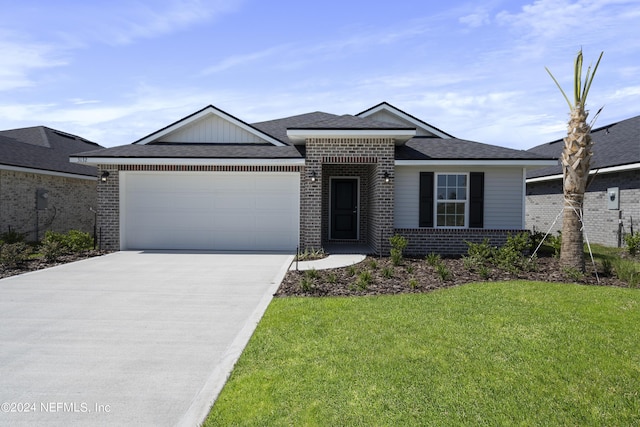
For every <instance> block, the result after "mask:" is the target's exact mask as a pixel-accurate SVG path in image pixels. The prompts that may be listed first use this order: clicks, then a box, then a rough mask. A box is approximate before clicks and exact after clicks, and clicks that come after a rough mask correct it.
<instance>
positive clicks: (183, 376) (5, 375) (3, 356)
mask: <svg viewBox="0 0 640 427" xmlns="http://www.w3.org/2000/svg"><path fill="white" fill-rule="evenodd" d="M292 259H293V256H292V255H288V254H245V253H237V254H218V253H203V252H196V253H185V252H179V253H163V252H117V253H113V254H110V255H106V256H103V257H99V258H92V259H88V260H84V261H80V262H76V263H72V264H67V265H62V266H59V267H54V268H50V269H47V270H42V271H38V272H33V273H28V274H24V275H21V276H15V277H11V278H8V279H3V280H0V404H1V405H2V408H1V411H0V425H3V426H4V425H11V426H20V425H24V426H27V425H29V426H33V425H47V426H52V425H60V426H72V425H83V426H84V425H150V426H151V425H153V426H173V425H189V426H191V425H197V424H199V423H200V422H201V421H202V419H203V417H204V416H205V415H206V414H207V413H208V410H209V407H210V406H211V404H212V403H213V400H214V398H215V397H216V396H217V394H218V393H219V391H220V390H221V388H222V386H223V385H224V382H225V380H226V378H227V375H228V374H229V372H230V371H231V368H232V367H233V364H234V363H235V361H236V360H237V358H238V356H239V355H240V353H241V351H242V349H243V348H244V346H245V345H246V343H247V341H248V339H249V337H250V336H251V334H252V333H253V330H254V328H255V326H256V324H257V322H258V321H259V320H260V318H261V317H262V314H263V313H264V310H265V309H266V307H267V305H268V304H269V302H270V301H271V295H272V294H273V293H274V292H275V291H276V290H277V288H278V286H279V284H280V282H281V281H282V278H283V277H284V274H285V273H286V271H287V268H288V266H289V264H290V263H291V260H292Z"/></svg>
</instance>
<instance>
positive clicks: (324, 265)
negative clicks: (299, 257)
mask: <svg viewBox="0 0 640 427" xmlns="http://www.w3.org/2000/svg"><path fill="white" fill-rule="evenodd" d="M366 257H367V256H366V255H362V254H333V255H329V256H328V257H326V258H321V259H317V260H313V261H298V262H297V263H296V262H295V261H293V263H292V264H291V267H289V270H296V269H298V270H328V269H330V268H339V267H348V266H350V265H353V264H357V263H359V262H362V261H364V259H365V258H366Z"/></svg>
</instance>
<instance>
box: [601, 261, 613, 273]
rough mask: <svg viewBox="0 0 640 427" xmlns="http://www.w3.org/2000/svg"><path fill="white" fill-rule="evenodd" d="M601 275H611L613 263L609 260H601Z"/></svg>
mask: <svg viewBox="0 0 640 427" xmlns="http://www.w3.org/2000/svg"><path fill="white" fill-rule="evenodd" d="M602 274H603V275H604V276H606V277H611V275H612V274H613V263H612V262H611V260H610V259H609V258H605V259H603V260H602Z"/></svg>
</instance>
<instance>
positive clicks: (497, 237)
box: [395, 228, 522, 256]
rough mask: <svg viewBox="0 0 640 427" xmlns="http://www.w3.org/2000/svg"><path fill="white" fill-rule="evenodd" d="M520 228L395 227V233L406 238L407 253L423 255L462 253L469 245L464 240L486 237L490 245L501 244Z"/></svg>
mask: <svg viewBox="0 0 640 427" xmlns="http://www.w3.org/2000/svg"><path fill="white" fill-rule="evenodd" d="M521 232H522V230H488V229H479V228H464V229H450V228H397V229H396V230H395V233H397V234H399V235H401V236H404V237H406V238H407V240H408V242H409V244H408V245H407V249H406V250H405V253H406V254H407V255H414V256H418V255H419V256H424V255H426V254H429V253H437V254H440V255H445V256H455V255H464V254H466V253H467V249H468V248H469V246H468V245H467V243H466V242H472V243H482V241H483V240H484V239H485V238H487V239H489V244H490V245H492V246H498V247H499V246H502V245H504V243H505V242H506V241H507V237H508V236H509V235H516V234H518V233H521Z"/></svg>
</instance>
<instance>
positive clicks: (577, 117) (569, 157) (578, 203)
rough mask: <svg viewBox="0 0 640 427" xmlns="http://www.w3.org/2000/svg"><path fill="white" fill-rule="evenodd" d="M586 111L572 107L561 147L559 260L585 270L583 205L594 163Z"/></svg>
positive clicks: (568, 266)
mask: <svg viewBox="0 0 640 427" xmlns="http://www.w3.org/2000/svg"><path fill="white" fill-rule="evenodd" d="M588 114H589V113H587V112H586V111H585V110H584V109H583V108H581V107H580V106H576V107H574V108H573V109H572V110H571V116H570V118H569V126H568V132H567V137H566V138H565V139H564V149H563V151H562V169H563V175H564V180H563V182H564V188H563V191H564V212H563V218H562V247H561V248H560V264H561V265H562V266H563V267H565V268H574V269H577V270H579V271H582V272H584V271H585V265H584V249H583V246H584V241H583V231H582V227H583V223H582V221H581V219H582V206H583V201H584V193H585V191H586V186H587V179H588V178H589V169H590V164H591V156H592V155H593V153H592V152H591V146H592V145H593V144H592V141H591V135H590V131H591V128H590V127H589V125H588V124H587V116H588Z"/></svg>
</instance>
